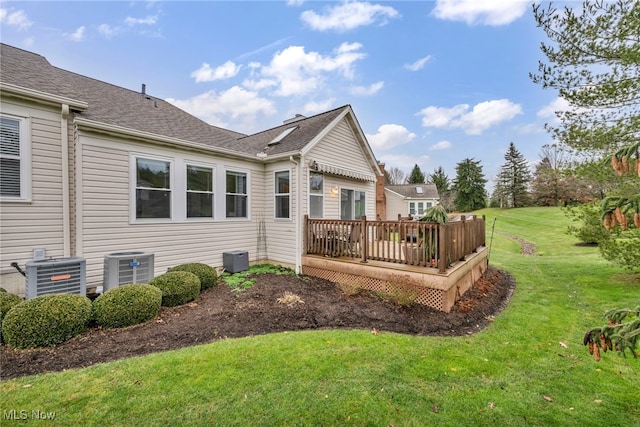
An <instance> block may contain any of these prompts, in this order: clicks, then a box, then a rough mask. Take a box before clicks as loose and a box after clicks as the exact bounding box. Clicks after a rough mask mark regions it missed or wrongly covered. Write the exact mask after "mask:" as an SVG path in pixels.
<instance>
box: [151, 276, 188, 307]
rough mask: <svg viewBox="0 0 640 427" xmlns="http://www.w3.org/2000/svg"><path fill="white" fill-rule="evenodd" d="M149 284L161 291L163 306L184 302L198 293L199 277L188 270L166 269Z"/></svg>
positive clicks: (172, 305)
mask: <svg viewBox="0 0 640 427" xmlns="http://www.w3.org/2000/svg"><path fill="white" fill-rule="evenodd" d="M149 284H150V285H152V286H155V287H157V288H159V289H160V290H161V291H162V305H163V306H165V307H174V306H176V305H182V304H186V303H188V302H189V301H193V300H194V299H196V298H197V297H198V295H199V294H200V279H198V276H196V275H195V274H193V273H189V272H188V271H168V272H166V273H164V274H163V275H160V276H158V277H156V278H154V279H152V280H151V281H150V282H149Z"/></svg>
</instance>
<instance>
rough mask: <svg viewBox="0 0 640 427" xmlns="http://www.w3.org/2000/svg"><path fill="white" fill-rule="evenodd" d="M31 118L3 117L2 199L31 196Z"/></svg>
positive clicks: (0, 121)
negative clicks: (29, 123)
mask: <svg viewBox="0 0 640 427" xmlns="http://www.w3.org/2000/svg"><path fill="white" fill-rule="evenodd" d="M27 130H28V120H27V119H26V118H24V117H15V116H7V115H1V116H0V199H2V200H9V201H12V200H14V201H26V200H29V199H30V198H31V157H30V150H29V144H30V139H29V133H28V131H27Z"/></svg>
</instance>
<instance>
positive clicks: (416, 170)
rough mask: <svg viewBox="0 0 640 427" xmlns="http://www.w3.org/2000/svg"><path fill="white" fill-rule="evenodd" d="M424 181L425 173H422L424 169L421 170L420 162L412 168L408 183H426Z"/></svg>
mask: <svg viewBox="0 0 640 427" xmlns="http://www.w3.org/2000/svg"><path fill="white" fill-rule="evenodd" d="M424 181H425V178H424V173H422V170H420V166H418V164H417V163H416V165H415V166H414V167H413V169H411V173H410V174H409V178H407V184H424Z"/></svg>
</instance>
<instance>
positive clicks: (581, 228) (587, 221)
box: [563, 203, 610, 244]
mask: <svg viewBox="0 0 640 427" xmlns="http://www.w3.org/2000/svg"><path fill="white" fill-rule="evenodd" d="M563 211H564V213H565V215H566V216H567V217H568V218H570V219H571V221H572V225H570V226H569V227H567V233H569V234H571V235H573V236H575V237H576V238H577V239H578V240H580V241H581V242H583V243H588V244H598V243H601V242H603V241H605V240H607V239H609V237H610V235H609V233H607V230H605V228H604V225H603V224H602V210H601V209H600V204H599V203H585V204H582V205H579V206H569V207H567V208H565V209H564V210H563Z"/></svg>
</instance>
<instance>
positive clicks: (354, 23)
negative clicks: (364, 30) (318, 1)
mask: <svg viewBox="0 0 640 427" xmlns="http://www.w3.org/2000/svg"><path fill="white" fill-rule="evenodd" d="M398 16H399V13H398V11H397V10H395V9H394V8H392V7H389V6H382V5H378V4H371V3H367V2H346V3H343V4H341V5H338V6H332V7H326V8H325V9H324V11H323V14H317V13H316V12H314V11H313V10H306V11H304V12H302V14H301V15H300V19H302V21H303V22H305V23H306V24H307V25H309V26H310V27H311V28H312V29H314V30H318V31H327V30H335V31H348V30H352V29H354V28H357V27H361V26H363V25H371V24H374V23H376V22H378V23H380V25H385V24H386V23H387V20H388V18H396V17H398Z"/></svg>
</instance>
